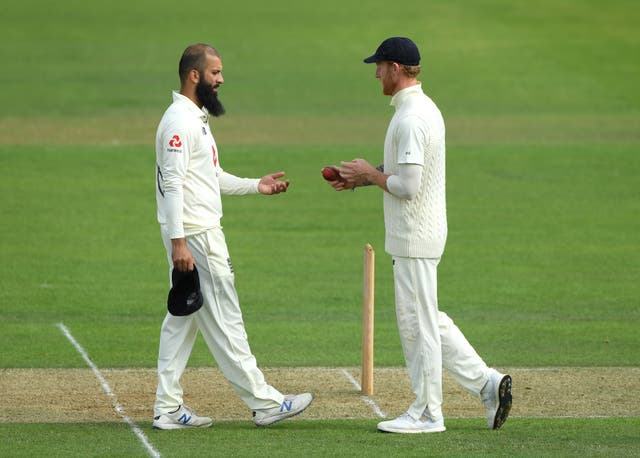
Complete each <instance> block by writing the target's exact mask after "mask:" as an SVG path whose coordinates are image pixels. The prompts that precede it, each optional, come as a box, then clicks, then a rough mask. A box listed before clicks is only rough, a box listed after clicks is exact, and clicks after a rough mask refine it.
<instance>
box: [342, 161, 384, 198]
mask: <svg viewBox="0 0 640 458" xmlns="http://www.w3.org/2000/svg"><path fill="white" fill-rule="evenodd" d="M340 165H341V166H342V168H341V169H340V176H341V177H342V178H344V179H345V180H347V182H349V183H353V184H354V185H355V186H362V185H364V184H375V185H378V186H380V187H381V188H382V189H384V190H385V191H388V189H387V178H388V176H387V175H385V174H384V173H383V172H381V171H380V169H377V168H375V167H374V166H372V165H371V164H369V163H368V162H367V161H365V160H364V159H354V160H353V161H351V162H341V163H340Z"/></svg>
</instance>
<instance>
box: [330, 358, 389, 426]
mask: <svg viewBox="0 0 640 458" xmlns="http://www.w3.org/2000/svg"><path fill="white" fill-rule="evenodd" d="M341 372H342V375H344V376H345V377H346V378H347V380H349V381H350V382H351V384H352V385H353V386H354V387H355V388H356V390H357V391H360V392H361V391H362V387H361V386H360V384H359V383H358V382H357V381H356V379H354V378H353V376H352V375H351V374H350V373H349V372H347V370H346V369H342V371H341ZM362 400H363V401H364V402H366V403H367V404H369V405H370V406H371V408H372V409H373V411H374V412H375V414H376V415H377V416H378V417H380V418H387V415H386V414H385V413H384V412H383V411H382V410H380V407H378V404H376V401H374V400H373V399H371V398H370V397H369V396H367V395H365V394H363V395H362Z"/></svg>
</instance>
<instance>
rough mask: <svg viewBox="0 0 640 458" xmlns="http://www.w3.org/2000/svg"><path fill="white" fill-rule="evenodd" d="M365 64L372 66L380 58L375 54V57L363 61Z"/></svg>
mask: <svg viewBox="0 0 640 458" xmlns="http://www.w3.org/2000/svg"><path fill="white" fill-rule="evenodd" d="M363 62H364V63H365V64H372V63H374V62H378V56H376V55H375V54H374V55H373V56H370V57H367V58H366V59H364V60H363Z"/></svg>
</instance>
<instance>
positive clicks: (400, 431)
mask: <svg viewBox="0 0 640 458" xmlns="http://www.w3.org/2000/svg"><path fill="white" fill-rule="evenodd" d="M446 430H447V428H446V427H444V426H442V427H439V428H430V429H394V428H387V429H383V428H378V431H380V432H382V433H395V434H428V433H442V432H444V431H446Z"/></svg>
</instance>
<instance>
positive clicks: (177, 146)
mask: <svg viewBox="0 0 640 458" xmlns="http://www.w3.org/2000/svg"><path fill="white" fill-rule="evenodd" d="M167 151H168V152H170V153H181V152H182V139H181V138H180V135H174V136H172V137H171V139H170V140H169V145H168V147H167Z"/></svg>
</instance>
